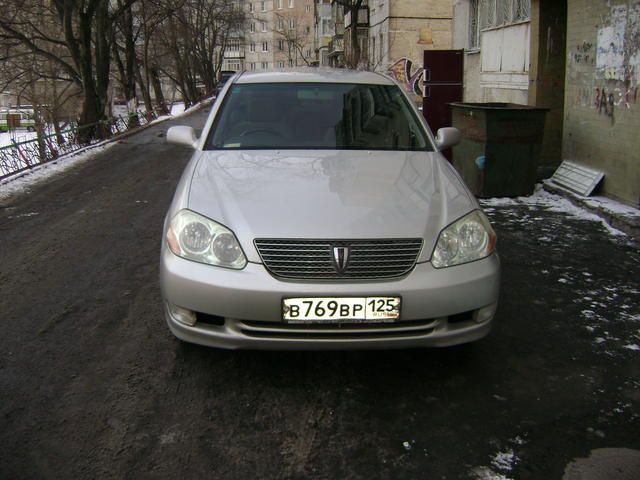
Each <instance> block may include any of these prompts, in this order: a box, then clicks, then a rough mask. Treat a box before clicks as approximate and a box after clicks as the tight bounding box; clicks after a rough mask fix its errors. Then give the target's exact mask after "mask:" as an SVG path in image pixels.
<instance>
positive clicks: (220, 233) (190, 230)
mask: <svg viewBox="0 0 640 480" xmlns="http://www.w3.org/2000/svg"><path fill="white" fill-rule="evenodd" d="M167 245H169V249H170V250H171V251H172V252H173V253H175V254H176V255H178V256H179V257H182V258H186V259H188V260H193V261H195V262H200V263H208V264H209V265H217V266H219V267H226V268H235V269H237V270H240V269H243V268H244V267H245V266H246V265H247V258H246V257H245V256H244V252H243V251H242V248H240V244H239V243H238V240H237V239H236V236H235V235H234V234H233V232H232V231H231V230H229V229H228V228H227V227H225V226H223V225H220V224H219V223H216V222H214V221H213V220H209V219H208V218H206V217H203V216H202V215H198V214H197V213H195V212H192V211H191V210H180V211H179V212H178V213H177V214H176V216H175V217H173V218H172V219H171V223H170V224H169V229H168V230H167Z"/></svg>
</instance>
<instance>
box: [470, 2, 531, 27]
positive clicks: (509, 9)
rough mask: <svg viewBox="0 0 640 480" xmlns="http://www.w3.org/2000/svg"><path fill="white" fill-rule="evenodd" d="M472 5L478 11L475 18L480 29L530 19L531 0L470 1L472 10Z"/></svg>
mask: <svg viewBox="0 0 640 480" xmlns="http://www.w3.org/2000/svg"><path fill="white" fill-rule="evenodd" d="M474 4H475V8H476V11H479V12H478V13H479V15H477V17H476V18H478V23H479V26H480V29H484V28H494V27H500V26H503V25H509V24H512V23H517V22H526V21H528V20H529V19H530V18H531V0H480V1H472V2H471V5H472V10H473V6H474ZM471 13H472V12H470V14H471Z"/></svg>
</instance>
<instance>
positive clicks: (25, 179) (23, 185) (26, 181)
mask: <svg viewBox="0 0 640 480" xmlns="http://www.w3.org/2000/svg"><path fill="white" fill-rule="evenodd" d="M200 106H201V104H200V103H198V104H196V105H194V106H192V107H190V108H188V109H186V110H185V108H184V103H174V104H173V106H172V108H171V115H165V116H163V117H159V118H157V119H156V120H154V121H153V122H151V123H157V122H161V121H163V120H167V119H169V118H178V117H181V116H184V115H188V114H189V113H191V112H192V111H194V110H196V109H198V108H200ZM21 132H22V131H20V130H18V131H17V137H16V141H17V142H20V141H25V140H28V139H29V138H25V139H24V140H22V139H20V138H21V137H22V133H21ZM15 134H16V132H12V133H2V134H0V142H1V141H5V135H6V142H7V144H10V143H11V138H12V137H11V136H12V135H15ZM24 134H25V135H26V134H28V135H31V136H32V137H35V135H36V134H35V133H32V132H27V131H26V130H25V131H24ZM112 145H115V142H113V141H111V140H107V141H106V142H103V143H100V144H97V145H93V146H89V147H86V148H85V149H82V150H79V151H77V152H73V153H70V154H68V155H64V156H62V157H60V158H58V159H57V160H55V161H53V162H47V163H43V164H41V165H38V166H36V167H34V168H33V169H31V170H28V171H23V172H20V173H17V174H16V175H14V176H11V177H8V178H6V179H4V180H2V181H0V201H2V200H4V199H6V198H8V197H10V196H11V195H13V194H15V193H19V192H24V191H28V190H29V188H30V187H32V186H34V185H36V184H38V183H40V182H42V181H43V180H46V179H47V178H49V177H51V176H53V175H55V174H57V173H61V172H64V171H65V170H68V169H69V168H72V167H74V166H76V165H78V164H79V163H82V162H84V161H86V160H88V159H89V158H91V157H93V156H94V155H96V154H98V153H100V152H102V151H104V150H106V149H107V148H109V147H110V146H112ZM0 146H2V143H0Z"/></svg>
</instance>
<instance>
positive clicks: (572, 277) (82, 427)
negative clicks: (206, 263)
mask: <svg viewBox="0 0 640 480" xmlns="http://www.w3.org/2000/svg"><path fill="white" fill-rule="evenodd" d="M204 115H205V112H199V113H196V114H194V115H191V116H190V117H187V118H185V119H180V120H176V121H174V122H173V123H188V124H191V125H193V126H201V125H202V124H203V123H204V118H205V116H204ZM169 125H170V124H169V123H164V124H161V125H157V126H153V127H151V128H149V129H147V130H145V131H144V132H142V133H140V134H138V135H135V136H133V137H130V138H128V139H126V140H124V141H121V142H120V143H119V144H118V145H116V146H114V147H112V148H110V149H108V150H107V151H105V152H104V153H101V154H99V155H98V156H97V157H95V158H94V159H92V160H90V161H87V162H84V163H82V164H80V165H78V166H76V167H75V168H73V169H72V170H70V171H68V172H67V173H64V174H60V175H58V176H56V177H54V178H53V179H52V180H50V181H47V182H46V183H44V184H41V185H38V186H35V187H33V188H31V189H30V191H29V192H28V193H26V194H24V195H21V196H14V197H12V198H10V199H9V200H5V201H2V202H0V312H1V315H0V321H1V322H2V323H1V326H2V330H1V331H2V334H1V335H0V478H6V479H20V478H92V479H93V478H136V479H138V478H230V479H249V478H322V479H342V478H385V479H387V478H402V479H404V478H423V479H456V478H472V479H474V478H518V479H558V478H561V477H562V475H563V472H564V470H565V467H566V466H567V465H568V464H569V462H571V461H572V460H573V459H575V458H578V457H588V456H589V452H591V451H592V450H594V449H600V448H628V449H636V450H637V449H640V435H638V432H639V431H640V417H639V415H640V362H639V358H640V351H638V350H640V347H639V345H640V281H639V280H638V279H639V278H640V254H639V252H638V249H637V247H634V246H633V245H631V244H629V243H628V242H627V241H626V240H625V238H624V237H616V236H612V235H611V234H610V233H609V232H608V231H607V230H606V229H604V228H603V227H602V226H601V225H600V224H598V223H595V222H592V221H588V220H584V219H580V218H576V217H573V216H570V215H568V214H567V213H563V212H559V211H553V210H551V209H549V208H547V207H545V206H541V205H536V204H529V203H527V202H522V203H518V202H510V203H505V204H504V205H502V204H490V205H489V208H488V213H489V215H490V216H491V218H492V221H493V223H494V225H495V227H496V230H497V232H498V234H499V238H500V239H499V250H500V255H501V259H502V262H503V283H502V293H501V303H500V307H499V312H498V316H497V323H496V327H495V329H494V331H493V332H492V334H491V335H490V336H489V337H487V338H486V339H484V340H482V341H480V342H478V343H477V344H475V345H472V346H464V347H456V348H449V349H442V350H410V351H377V352H376V351H374V352H289V353H284V352H281V353H279V352H252V351H245V352H232V351H220V350H214V349H208V348H203V347H198V346H194V345H188V344H183V343H181V342H180V341H178V340H177V339H175V338H174V337H173V336H172V335H171V334H170V332H169V331H168V329H167V328H166V325H165V323H164V319H163V315H162V309H161V302H160V293H159V287H158V280H157V277H158V272H157V265H158V255H159V249H160V237H161V228H162V222H163V217H164V214H165V212H166V209H167V207H168V205H169V203H170V201H171V197H172V195H173V190H174V187H175V185H176V183H177V180H178V178H179V176H180V174H181V172H182V169H183V167H184V165H185V164H186V162H187V160H188V157H189V152H188V151H187V150H185V149H183V148H180V147H176V146H169V145H167V144H166V143H165V142H164V136H163V134H164V132H165V130H166V128H167V127H168V126H169ZM634 346H635V347H634ZM636 347H637V348H638V350H636ZM500 475H502V476H503V477H500ZM639 475H640V474H639Z"/></svg>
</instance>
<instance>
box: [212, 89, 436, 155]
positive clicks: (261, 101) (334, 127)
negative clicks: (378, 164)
mask: <svg viewBox="0 0 640 480" xmlns="http://www.w3.org/2000/svg"><path fill="white" fill-rule="evenodd" d="M276 148H277V149H333V150H342V149H345V150H422V151H425V150H429V151H430V150H431V149H432V148H431V144H430V142H429V140H428V137H427V135H426V133H425V132H424V129H423V127H422V125H421V124H420V122H419V120H418V118H417V117H416V114H415V110H414V109H412V108H411V106H410V105H409V103H408V101H407V99H406V97H405V96H404V95H403V94H402V92H401V91H400V89H399V88H398V87H397V86H395V85H363V84H337V83H262V84H235V85H233V86H232V87H231V89H230V90H229V92H228V94H227V96H226V97H225V99H224V101H223V104H222V106H221V109H220V112H218V115H217V117H216V120H215V121H214V124H213V126H212V128H211V131H210V132H209V135H208V138H207V142H206V145H205V149H207V150H220V149H225V150H226V149H276Z"/></svg>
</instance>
